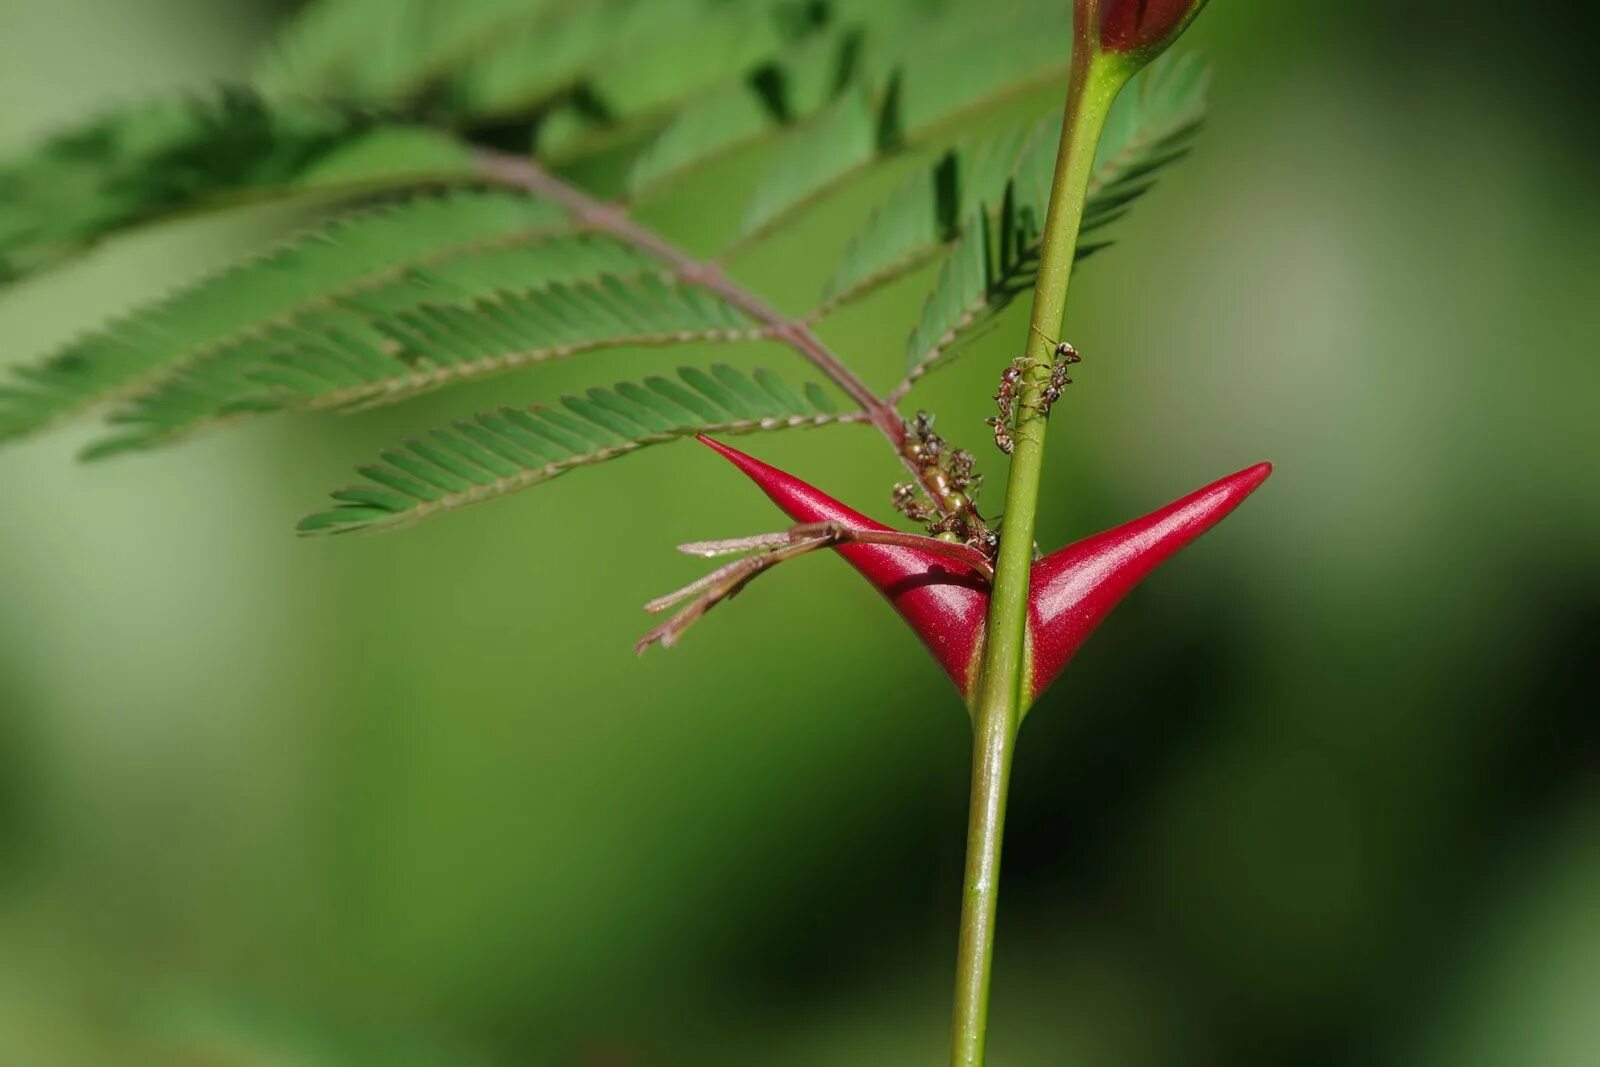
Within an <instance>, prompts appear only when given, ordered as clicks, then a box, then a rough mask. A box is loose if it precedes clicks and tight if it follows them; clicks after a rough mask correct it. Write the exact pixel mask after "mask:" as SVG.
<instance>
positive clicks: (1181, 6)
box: [1100, 0, 1196, 52]
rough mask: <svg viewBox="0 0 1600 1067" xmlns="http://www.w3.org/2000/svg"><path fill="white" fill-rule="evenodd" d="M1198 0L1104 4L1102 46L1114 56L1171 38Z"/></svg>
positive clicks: (1110, 0)
mask: <svg viewBox="0 0 1600 1067" xmlns="http://www.w3.org/2000/svg"><path fill="white" fill-rule="evenodd" d="M1195 6H1196V0H1105V3H1103V4H1102V5H1101V8H1100V11H1101V14H1100V43H1101V44H1102V45H1104V46H1105V47H1106V48H1107V49H1109V50H1110V51H1113V52H1136V51H1139V50H1140V49H1143V48H1150V47H1152V46H1154V45H1158V44H1160V43H1161V42H1163V41H1165V40H1166V39H1167V38H1168V37H1170V36H1172V31H1173V30H1175V29H1177V27H1178V25H1179V24H1180V23H1181V22H1182V21H1183V17H1184V16H1185V15H1187V14H1188V13H1189V12H1190V10H1191V9H1193V8H1194V7H1195Z"/></svg>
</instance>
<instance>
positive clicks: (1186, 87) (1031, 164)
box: [823, 56, 1208, 308]
mask: <svg viewBox="0 0 1600 1067" xmlns="http://www.w3.org/2000/svg"><path fill="white" fill-rule="evenodd" d="M1207 83H1208V75H1207V68H1206V65H1205V64H1204V63H1203V62H1201V61H1200V60H1199V59H1198V58H1197V57H1194V56H1188V57H1184V58H1181V59H1177V58H1166V59H1163V60H1161V61H1159V62H1158V63H1157V64H1155V65H1154V66H1152V67H1151V68H1150V69H1149V70H1148V71H1146V72H1145V73H1144V74H1142V75H1140V77H1139V78H1138V79H1137V80H1136V81H1135V82H1134V83H1133V84H1132V85H1131V86H1129V88H1128V89H1127V91H1126V92H1124V94H1123V96H1122V98H1121V99H1120V100H1118V102H1117V105H1116V107H1115V108H1114V109H1113V110H1112V113H1111V118H1110V120H1109V123H1108V129H1107V133H1106V137H1105V139H1104V140H1103V141H1102V142H1101V148H1100V151H1099V153H1098V155H1097V157H1096V166H1095V175H1094V179H1093V181H1092V182H1091V184H1090V188H1089V204H1088V207H1087V210H1086V212H1085V217H1084V227H1083V236H1082V239H1081V241H1080V247H1079V255H1080V256H1083V255H1087V254H1088V253H1090V252H1093V251H1097V250H1099V249H1100V248H1103V247H1105V242H1104V241H1103V240H1102V239H1101V238H1100V236H1099V234H1098V231H1100V230H1102V229H1103V228H1105V227H1106V226H1108V225H1110V224H1111V223H1112V222H1115V221H1116V220H1117V219H1118V218H1120V217H1121V216H1122V215H1123V214H1124V213H1125V212H1126V210H1127V208H1128V207H1129V206H1130V205H1131V204H1132V202H1133V201H1134V200H1136V199H1138V198H1139V197H1140V196H1142V195H1143V194H1144V193H1146V192H1148V191H1149V189H1150V188H1151V187H1152V186H1153V185H1154V183H1155V178H1156V176H1157V173H1158V172H1159V171H1160V170H1161V169H1162V168H1164V167H1165V166H1167V165H1168V164H1170V163H1172V162H1174V161H1176V160H1177V159H1179V158H1181V157H1182V156H1183V155H1184V154H1185V153H1186V152H1187V151H1188V149H1189V146H1190V144H1191V143H1192V141H1193V137H1194V134H1195V133H1196V132H1197V131H1198V129H1199V126H1200V123H1201V122H1202V120H1203V119H1204V117H1205V107H1206V88H1207ZM1059 126H1060V118H1059V116H1054V115H1053V116H1050V117H1048V118H1046V119H1044V120H1042V121H1040V122H1039V123H1038V124H1036V125H1034V126H1033V127H1031V128H1026V127H1020V126H1019V127H1014V128H1012V129H1010V130H1006V131H1004V132H1002V133H1000V134H998V135H995V136H992V137H989V138H987V139H984V140H981V141H977V142H975V143H967V144H963V145H960V146H958V147H956V148H955V149H953V150H952V151H950V152H948V153H945V154H944V155H942V156H940V157H939V158H938V159H937V160H935V161H934V162H933V163H931V164H929V165H928V166H926V167H924V168H921V169H919V170H918V171H916V172H915V173H913V174H912V175H911V176H910V177H909V178H907V179H906V181H905V182H904V183H902V185H901V186H900V187H899V188H898V189H897V190H896V191H895V193H894V194H893V195H891V196H890V197H888V198H887V199H885V200H884V202H883V203H882V204H880V205H879V206H878V207H877V208H876V209H874V210H873V211H872V213H871V214H870V215H868V217H867V220H866V222H865V223H864V224H863V225H862V227H861V230H860V232H859V233H858V234H857V236H856V237H855V238H854V239H853V240H852V241H851V242H850V244H849V245H848V246H847V247H846V248H845V251H844V254H843V255H842V256H841V257H840V260H839V265H838V267H837V268H836V269H835V271H834V274H833V277H832V278H831V279H830V280H829V282H828V283H827V285H826V287H825V288H824V290H823V304H824V307H825V308H832V307H836V306H838V305H840V304H845V303H848V302H850V301H851V300H854V299H856V298H857V297H859V296H861V295H863V294H864V293H866V292H868V291H869V290H871V289H872V288H874V287H875V286H877V285H879V284H881V283H883V282H886V281H891V280H893V279H894V278H897V277H900V276H902V275H904V274H905V273H907V272H908V271H910V270H913V269H915V268H916V267H918V266H920V265H921V264H922V263H925V262H927V260H928V259H929V258H931V257H933V256H935V255H937V254H939V253H940V252H941V251H943V249H944V247H945V245H947V244H948V243H949V242H951V241H953V240H955V239H956V238H957V237H959V236H960V235H961V233H962V229H961V227H960V226H958V225H956V224H955V223H956V221H957V220H959V219H962V218H966V217H968V216H969V215H970V214H971V213H972V212H973V211H974V210H975V209H976V208H977V206H978V205H979V204H984V205H987V206H988V208H989V213H990V218H991V220H992V219H993V212H994V211H996V210H998V209H999V207H1000V206H1001V204H1002V203H1003V201H1004V200H1005V196H1006V189H1007V187H1008V186H1013V187H1014V188H1015V193H1014V199H1015V202H1016V205H1017V207H1018V209H1019V210H1026V211H1030V212H1033V213H1034V214H1035V216H1036V222H1037V223H1040V224H1042V222H1043V214H1044V210H1045V208H1046V206H1047V205H1048V203H1049V198H1050V179H1051V173H1052V171H1053V170H1054V166H1055V151H1056V138H1057V133H1058V130H1059Z"/></svg>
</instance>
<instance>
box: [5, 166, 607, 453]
mask: <svg viewBox="0 0 1600 1067" xmlns="http://www.w3.org/2000/svg"><path fill="white" fill-rule="evenodd" d="M565 225H566V220H565V216H564V215H563V214H561V213H560V212H559V211H557V210H556V209H554V208H552V207H551V206H549V205H547V204H544V203H540V202H538V201H535V200H531V199H529V198H527V197H525V196H519V195H516V194H512V193H504V192H463V193H457V194H454V195H451V196H430V197H423V198H420V199H417V200H413V201H410V202H407V203H404V204H400V205H397V206H393V207H387V208H381V209H376V210H372V211H368V212H365V213H362V214H357V215H354V216H350V217H348V218H346V219H344V220H341V221H339V222H336V223H334V224H332V225H331V226H328V227H326V228H324V229H321V230H318V231H316V232H314V233H311V234H307V235H305V236H302V237H300V238H297V239H295V240H292V241H290V242H289V243H287V244H286V245H284V246H282V247H281V248H279V249H277V250H276V251H274V252H270V253H268V254H266V255H264V256H261V257H260V258H258V259H255V260H250V261H247V262H245V263H243V264H240V265H238V266H236V267H233V268H231V269H229V270H227V271H225V272H223V273H222V274H219V275H216V276H214V277H212V278H208V279H206V280H204V281H201V282H199V283H198V284H196V285H193V286H191V287H189V288H187V289H184V290H182V291H180V292H178V293H176V294H174V295H173V296H170V297H168V298H166V299H165V300H162V301H159V302H157V303H156V304H153V305H151V306H149V307H146V308H145V309H143V310H141V311H138V312H135V313H133V314H132V315H129V316H127V317H126V318H123V319H120V320H118V321H116V322H113V323H111V324H110V325H108V326H107V327H105V328H104V329H102V330H100V331H98V332H95V333H92V334H89V335H87V336H85V337H83V338H82V339H80V340H78V341H75V342H73V343H72V344H70V345H68V346H67V347H66V348H64V349H62V350H61V351H60V352H58V353H57V354H55V355H54V356H51V357H50V358H48V359H46V360H44V361H42V362H40V363H37V364H33V365H28V366H23V367H19V368H17V369H15V370H14V371H13V373H12V374H11V375H10V376H9V381H7V382H6V383H5V384H4V385H3V386H0V440H5V439H7V438H12V437H17V436H19V435H22V434H25V433H27V432H29V431H31V430H34V429H37V428H39V427H41V426H44V425H45V424H47V423H50V422H53V421H54V420H56V419H59V418H62V417H65V416H68V415H71V414H73V413H75V412H78V411H81V410H83V409H85V408H87V407H89V406H91V405H93V404H95V403H97V402H99V401H103V400H105V399H106V398H108V397H110V396H114V395H118V394H122V393H125V392H127V391H129V390H135V389H137V388H138V387H139V386H140V384H141V383H143V382H147V381H149V380H150V379H151V377H152V375H158V374H160V373H162V372H165V371H167V370H168V369H170V368H172V367H173V366H175V365H178V364H181V363H183V362H185V361H193V360H197V359H200V358H203V357H212V356H214V355H216V354H217V353H225V352H228V351H230V350H233V349H235V348H238V347H240V346H249V345H257V346H259V345H260V344H261V343H263V338H265V337H268V336H272V335H274V334H275V333H276V332H277V331H281V330H284V329H287V328H289V327H290V326H291V324H292V323H294V322H295V320H296V319H297V318H298V317H299V316H302V315H304V314H305V313H307V312H308V311H310V310H312V309H314V308H325V307H328V306H331V305H333V304H334V303H336V302H337V301H339V300H341V299H352V300H355V302H356V303H357V304H358V305H359V304H360V301H361V299H367V300H379V299H380V296H379V294H378V293H369V294H367V295H366V296H365V297H362V298H359V299H358V298H357V294H361V293H362V292H363V290H372V289H375V288H381V287H382V286H383V285H385V284H389V285H391V286H392V285H393V284H394V283H395V282H396V281H398V280H400V279H402V278H403V277H404V272H405V271H406V270H407V269H408V268H416V269H421V268H425V267H429V265H432V267H431V270H432V271H433V272H434V273H432V274H430V275H419V277H424V278H426V277H434V278H443V279H450V278H454V277H457V276H458V275H459V274H460V273H461V272H462V271H470V270H474V269H476V270H482V269H485V267H486V266H489V265H493V264H495V263H496V262H500V261H503V259H504V256H503V255H499V254H498V253H496V252H494V250H496V249H500V248H504V247H506V246H514V245H516V244H517V243H519V242H526V241H528V240H531V239H536V238H540V237H548V236H549V235H550V234H551V233H552V232H554V231H555V230H557V229H558V228H562V227H564V226H565ZM480 250H489V254H488V255H486V257H485V258H484V259H480V260H478V261H477V265H475V266H474V265H470V264H469V265H457V264H453V263H452V258H453V257H462V256H466V255H468V254H469V253H473V252H477V251H480ZM496 255H499V259H498V260H497V259H496ZM617 262H618V260H616V259H615V258H612V259H609V260H606V261H605V262H604V263H603V264H601V265H600V266H601V267H604V268H611V269H614V268H615V266H616V264H617ZM500 284H502V285H503V284H505V282H504V281H502V282H501V283H500Z"/></svg>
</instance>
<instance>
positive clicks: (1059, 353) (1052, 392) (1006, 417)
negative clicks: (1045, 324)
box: [984, 334, 1083, 456]
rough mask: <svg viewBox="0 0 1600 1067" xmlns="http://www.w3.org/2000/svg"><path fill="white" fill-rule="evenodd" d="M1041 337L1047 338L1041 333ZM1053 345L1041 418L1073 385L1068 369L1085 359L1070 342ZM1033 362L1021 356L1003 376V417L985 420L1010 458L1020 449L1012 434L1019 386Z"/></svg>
mask: <svg viewBox="0 0 1600 1067" xmlns="http://www.w3.org/2000/svg"><path fill="white" fill-rule="evenodd" d="M1041 336H1043V335H1042V334H1041ZM1045 340H1047V341H1048V340H1050V339H1049V338H1045ZM1051 343H1052V344H1053V345H1055V349H1054V351H1053V352H1052V357H1053V358H1052V360H1051V363H1050V379H1049V381H1047V382H1046V383H1045V386H1044V389H1042V390H1041V391H1040V393H1039V400H1038V408H1037V410H1038V413H1039V414H1040V415H1041V416H1047V415H1049V414H1050V409H1051V408H1052V407H1053V406H1054V405H1055V402H1056V401H1057V400H1060V399H1061V394H1062V393H1063V392H1065V391H1066V387H1067V386H1069V385H1071V384H1072V379H1071V378H1070V377H1069V376H1068V368H1069V367H1071V366H1072V365H1073V364H1074V363H1081V362H1083V357H1082V356H1080V355H1078V350H1077V349H1076V348H1073V347H1072V346H1071V345H1070V344H1068V343H1067V342H1065V341H1052V342H1051ZM1029 363H1030V360H1029V359H1028V357H1027V356H1018V357H1017V358H1016V359H1014V360H1012V361H1011V366H1009V367H1007V368H1006V369H1005V370H1004V371H1003V372H1002V373H1001V375H1000V390H999V392H997V393H995V395H994V400H995V404H996V405H997V406H998V408H999V414H998V415H991V416H989V418H987V419H985V420H984V421H985V423H987V424H988V425H989V426H990V427H992V428H993V429H994V443H995V447H996V448H998V449H999V450H1000V451H1001V452H1003V453H1005V454H1006V455H1008V456H1009V455H1011V454H1012V452H1014V451H1015V450H1016V447H1017V442H1016V438H1015V437H1014V436H1013V435H1012V428H1013V423H1014V422H1015V419H1016V415H1017V401H1018V389H1017V387H1018V386H1019V385H1020V384H1021V382H1022V374H1023V371H1024V370H1026V368H1027V367H1028V366H1029Z"/></svg>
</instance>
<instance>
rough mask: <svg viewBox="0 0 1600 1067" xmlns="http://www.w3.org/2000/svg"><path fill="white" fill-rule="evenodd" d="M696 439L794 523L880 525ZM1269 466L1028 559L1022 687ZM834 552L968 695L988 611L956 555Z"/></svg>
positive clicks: (852, 548)
mask: <svg viewBox="0 0 1600 1067" xmlns="http://www.w3.org/2000/svg"><path fill="white" fill-rule="evenodd" d="M699 439H700V441H702V442H703V443H705V444H706V445H709V446H710V447H711V448H714V449H716V450H717V451H718V452H719V453H721V454H722V455H723V456H724V457H726V458H727V459H728V460H729V461H730V462H732V463H733V464H734V465H735V466H736V467H738V468H739V469H740V470H741V471H743V472H744V473H745V474H746V475H747V476H749V478H750V480H751V481H753V482H755V483H756V485H758V486H759V487H760V488H761V489H762V490H763V491H764V492H765V493H766V494H767V496H769V497H770V498H772V501H773V503H775V504H777V505H778V507H780V508H781V509H783V511H784V512H785V513H786V514H788V516H789V517H790V518H792V519H794V520H795V521H796V522H837V523H839V524H841V525H843V526H846V527H848V528H851V529H856V530H887V529H889V527H887V526H884V525H882V524H881V523H877V522H874V521H872V520H871V519H869V518H867V517H866V516H865V515H862V514H861V513H860V512H858V511H855V510H853V509H851V508H848V507H846V506H845V505H843V504H841V503H839V501H837V500H835V499H833V497H831V496H828V495H827V494H826V493H824V492H822V491H821V490H819V489H817V488H816V487H814V486H811V485H808V484H806V483H805V482H802V481H801V480H800V479H798V478H795V477H794V476H792V475H789V474H785V473H784V472H783V471H780V470H778V469H777V468H776V467H769V466H768V465H767V464H765V463H762V462H761V461H760V460H758V459H754V458H752V457H750V456H747V455H745V454H744V453H743V452H740V451H739V450H738V449H735V448H729V447H728V446H727V445H724V444H721V443H720V442H717V441H713V440H712V439H711V438H709V437H706V436H704V435H701V436H700V438H699ZM1271 473H1272V465H1271V464H1270V463H1258V464H1256V465H1255V466H1253V467H1248V468H1246V469H1244V470H1242V471H1240V472H1239V473H1237V474H1230V475H1229V476H1228V477H1226V478H1223V479H1222V480H1220V481H1217V482H1213V483H1212V484H1210V485H1208V486H1206V487H1205V488H1204V489H1201V490H1199V491H1198V492H1194V493H1190V494H1189V495H1188V496H1186V497H1184V498H1183V499H1181V500H1178V501H1175V502H1174V503H1171V504H1168V505H1167V506H1166V507H1164V508H1162V509H1161V510H1159V511H1156V512H1152V513H1151V514H1149V515H1146V516H1145V517H1144V518H1142V519H1135V520H1134V521H1133V522H1130V523H1127V524H1125V525H1123V526H1118V527H1116V528H1115V529H1112V530H1107V531H1105V532H1104V533H1099V534H1096V535H1094V536H1093V537H1089V538H1086V539H1084V540H1082V541H1079V542H1077V543H1076V544H1073V545H1069V546H1067V547H1066V548H1063V549H1061V550H1060V551H1058V552H1055V553H1052V554H1051V555H1049V556H1046V557H1045V558H1044V559H1042V560H1039V561H1038V562H1037V563H1035V564H1034V565H1033V570H1032V573H1031V574H1030V576H1029V584H1030V589H1029V593H1028V632H1029V638H1030V645H1031V648H1032V660H1033V677H1032V685H1031V690H1030V691H1031V696H1032V697H1034V698H1037V697H1038V695H1039V694H1040V693H1042V692H1043V691H1044V689H1045V688H1046V687H1047V686H1048V685H1049V684H1050V683H1051V682H1053V681H1054V680H1055V679H1056V676H1057V675H1059V674H1060V673H1061V670H1062V668H1064V667H1065V666H1066V665H1067V662H1068V661H1069V660H1070V659H1072V657H1073V655H1074V654H1075V653H1076V652H1077V651H1078V649H1079V648H1080V647H1081V646H1082V645H1083V642H1084V641H1085V640H1086V639H1087V638H1088V636H1089V635H1090V634H1091V633H1093V632H1094V630H1095V627H1097V626H1099V625H1100V623H1101V622H1102V621H1104V619H1105V617H1106V616H1107V615H1109V614H1110V613H1111V609H1112V608H1114V607H1116V605H1117V603H1118V602H1119V601H1121V600H1122V598H1123V597H1124V596H1126V595H1127V594H1128V592H1129V590H1131V589H1132V588H1133V587H1134V586H1136V585H1138V584H1139V582H1141V581H1143V580H1144V578H1145V577H1146V576H1147V575H1149V573H1150V572H1151V571H1153V570H1155V568H1156V567H1158V566H1160V565H1161V564H1162V563H1163V562H1165V561H1166V560H1167V559H1168V558H1169V557H1170V556H1172V554H1173V553H1175V552H1177V551H1178V550H1179V549H1180V548H1182V547H1183V546H1184V545H1187V544H1188V543H1189V542H1191V541H1193V540H1194V539H1195V538H1197V537H1199V536H1200V535H1201V534H1203V533H1205V532H1206V531H1207V530H1209V529H1211V527H1213V526H1215V525H1216V524H1217V523H1218V522H1220V521H1222V519H1223V518H1224V517H1225V516H1227V515H1228V513H1229V512H1231V511H1233V509H1234V508H1236V507H1238V506H1239V505H1240V503H1242V502H1243V501H1244V498H1245V497H1247V496H1249V495H1250V494H1251V493H1252V492H1254V491H1255V490H1256V488H1257V487H1258V486H1259V485H1260V484H1261V483H1262V482H1264V481H1266V480H1267V476H1268V475H1269V474H1271ZM834 551H836V552H838V553H839V554H840V555H841V556H843V557H844V558H845V559H846V560H847V561H849V563H850V565H851V566H853V567H854V568H855V569H856V570H857V571H859V572H860V573H861V575H862V576H863V577H865V578H866V579H867V581H869V582H871V583H872V584H873V585H874V586H875V587H877V589H878V591H879V592H881V593H882V594H883V595H884V596H885V597H886V598H888V600H889V602H890V603H891V604H893V605H894V608H895V610H896V611H898V612H899V613H900V615H901V617H902V618H904V619H905V620H906V622H907V623H908V624H909V625H910V626H911V628H912V629H913V630H915V631H916V633H917V636H918V637H920V638H922V642H923V644H925V645H927V646H928V649H929V651H931V652H932V653H933V655H934V658H935V659H937V660H938V661H939V664H940V666H942V667H943V668H944V669H945V673H947V674H948V675H949V676H950V677H951V679H952V680H954V682H955V683H956V687H957V688H958V689H960V690H961V692H962V694H963V695H964V696H965V695H970V693H971V691H972V682H973V680H974V677H975V673H976V667H977V658H978V652H979V649H980V648H981V647H982V635H983V631H984V626H985V622H986V615H987V613H988V610H989V585H988V583H987V582H986V581H985V580H984V579H983V578H982V577H980V576H979V575H978V574H976V573H974V572H973V571H971V570H969V569H967V568H964V567H962V566H961V565H960V564H957V563H953V562H951V561H950V560H948V559H945V558H943V557H941V556H936V555H934V554H933V553H931V552H923V551H921V550H920V549H915V548H902V547H899V546H891V545H840V546H839V547H837V548H836V549H834Z"/></svg>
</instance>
